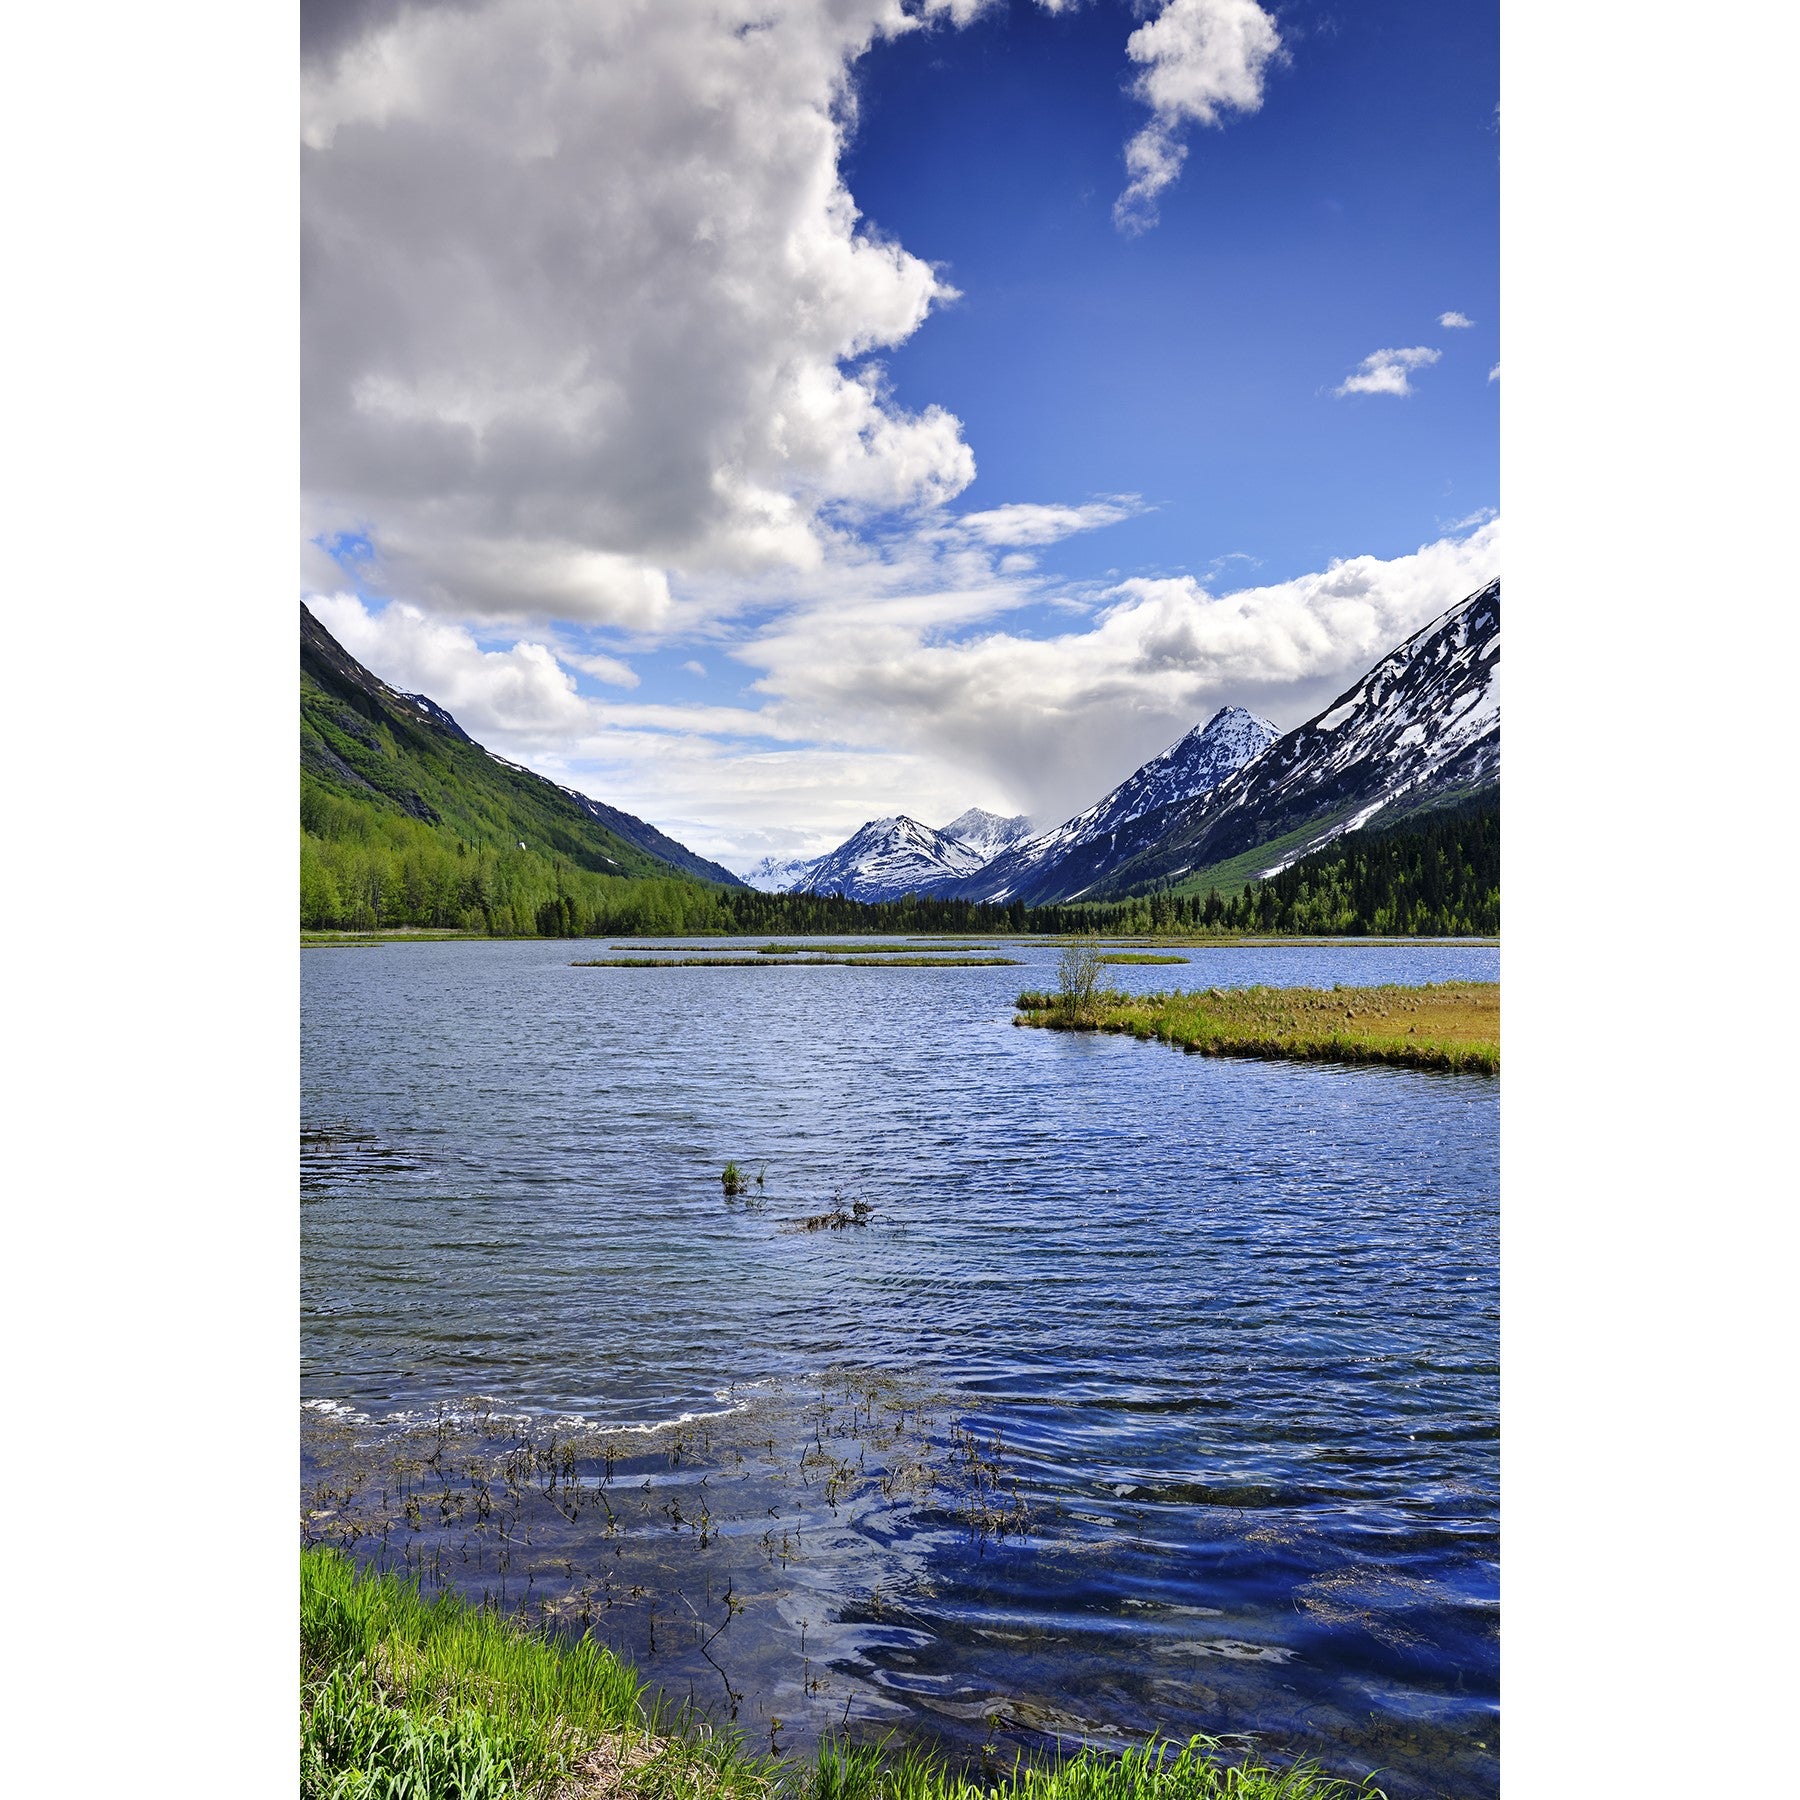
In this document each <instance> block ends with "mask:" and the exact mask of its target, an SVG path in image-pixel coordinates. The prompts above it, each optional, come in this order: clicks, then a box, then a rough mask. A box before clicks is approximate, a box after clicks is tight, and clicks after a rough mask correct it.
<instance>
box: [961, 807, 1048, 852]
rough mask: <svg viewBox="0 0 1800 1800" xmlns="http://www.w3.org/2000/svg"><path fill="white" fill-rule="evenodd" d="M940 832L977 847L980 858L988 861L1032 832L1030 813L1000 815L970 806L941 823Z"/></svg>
mask: <svg viewBox="0 0 1800 1800" xmlns="http://www.w3.org/2000/svg"><path fill="white" fill-rule="evenodd" d="M942 835H943V836H945V837H947V838H955V839H956V841H957V842H958V843H959V844H967V845H968V846H969V848H970V849H971V850H974V851H976V852H977V853H978V854H979V855H980V857H981V859H982V861H983V862H991V861H992V860H993V859H994V858H995V857H996V856H998V855H999V854H1000V852H1001V851H1002V850H1010V849H1011V848H1012V847H1013V846H1014V845H1015V844H1022V843H1024V841H1025V840H1026V839H1027V838H1028V837H1030V836H1031V815H1030V814H1029V813H1019V814H1017V815H1016V816H1015V817H1013V818H1010V819H1003V818H1001V817H1000V815H999V814H998V813H991V812H983V811H982V810H981V808H980V807H979V806H971V807H970V808H969V810H968V811H967V812H966V813H963V814H962V815H961V816H960V817H958V818H954V819H952V820H951V821H950V823H949V824H948V825H945V826H944V827H942Z"/></svg>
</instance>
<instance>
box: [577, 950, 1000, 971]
mask: <svg viewBox="0 0 1800 1800" xmlns="http://www.w3.org/2000/svg"><path fill="white" fill-rule="evenodd" d="M569 966H570V968H572V969H1016V968H1018V967H1020V962H1019V958H1018V957H1016V956H886V955H877V956H798V955H795V956H775V957H771V956H764V955H763V954H762V953H761V952H758V953H757V954H756V955H755V956H596V957H592V958H589V959H587V960H584V961H581V962H574V963H571V964H570V965H569Z"/></svg>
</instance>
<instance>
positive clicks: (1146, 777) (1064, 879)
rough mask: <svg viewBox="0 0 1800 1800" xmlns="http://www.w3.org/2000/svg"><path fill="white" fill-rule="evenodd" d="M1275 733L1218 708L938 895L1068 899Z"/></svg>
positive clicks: (1265, 724) (1248, 716) (1234, 709)
mask: <svg viewBox="0 0 1800 1800" xmlns="http://www.w3.org/2000/svg"><path fill="white" fill-rule="evenodd" d="M1278 735H1279V734H1278V733H1277V732H1276V730H1275V727H1274V726H1273V725H1271V724H1270V723H1269V721H1268V720H1267V719H1259V718H1258V717H1257V716H1256V715H1255V714H1254V713H1250V712H1246V711H1245V710H1244V709H1243V708H1242V707H1241V706H1222V707H1220V709H1219V710H1218V711H1217V712H1216V713H1214V714H1213V716H1212V717H1211V718H1210V719H1208V720H1207V721H1206V723H1205V724H1204V725H1196V726H1195V727H1194V729H1193V730H1192V731H1190V732H1189V733H1188V734H1187V735H1186V736H1185V737H1183V738H1182V739H1180V741H1179V742H1177V743H1174V744H1171V745H1170V746H1169V748H1168V749H1167V750H1165V751H1163V753H1162V754H1161V755H1160V756H1154V757H1152V758H1151V759H1150V761H1149V762H1147V763H1145V764H1144V766H1143V767H1142V768H1140V769H1138V770H1137V771H1136V772H1135V773H1133V774H1131V775H1128V776H1127V777H1126V778H1125V779H1124V780H1123V781H1122V782H1120V783H1119V785H1118V786H1117V787H1116V788H1114V789H1113V790H1112V792H1111V793H1110V794H1108V795H1106V796H1105V798H1104V799H1101V800H1097V801H1095V802H1094V804H1093V805H1092V806H1090V807H1089V808H1088V809H1087V811H1086V812H1083V813H1077V814H1076V816H1075V817H1074V818H1072V819H1070V820H1068V821H1066V822H1065V823H1064V824H1061V825H1058V826H1057V827H1056V829H1055V830H1054V831H1046V832H1044V833H1043V834H1042V835H1041V836H1039V837H1034V838H1028V839H1027V840H1026V841H1025V842H1024V843H1022V844H1019V845H1017V846H1016V847H1015V848H1013V849H1012V850H1010V851H1008V852H1006V853H1004V854H1002V855H1000V856H998V857H996V858H995V859H994V860H993V861H992V862H991V863H989V864H988V865H987V866H986V867H985V868H983V869H982V870H980V871H979V872H978V873H977V874H976V875H975V876H973V877H972V878H970V879H967V880H964V881H961V882H958V883H957V884H956V886H954V887H953V888H949V889H946V890H944V891H945V892H947V893H949V894H951V895H954V896H955V897H956V898H958V899H967V900H992V901H996V902H1003V901H1014V900H1023V901H1025V902H1026V903H1027V904H1029V905H1037V904H1039V903H1041V902H1043V901H1046V900H1067V899H1073V898H1075V897H1076V896H1077V895H1079V894H1084V893H1085V892H1086V891H1087V889H1089V888H1091V887H1092V886H1093V885H1094V883H1095V882H1096V881H1098V880H1100V879H1101V878H1102V877H1103V876H1105V875H1106V874H1107V873H1108V872H1109V871H1110V870H1112V869H1114V868H1116V867H1118V865H1119V864H1120V863H1122V862H1124V861H1126V860H1127V859H1128V858H1130V857H1131V856H1133V855H1135V854H1136V853H1137V852H1138V851H1140V850H1142V849H1143V848H1145V847H1146V846H1147V845H1149V844H1151V843H1154V842H1155V841H1156V836H1155V827H1154V824H1152V823H1149V821H1153V820H1155V819H1158V818H1160V817H1161V816H1162V815H1163V814H1165V813H1166V812H1167V811H1168V809H1169V808H1170V807H1172V806H1176V805H1180V804H1182V803H1185V802H1188V801H1192V800H1193V799H1195V798H1196V797H1197V796H1201V795H1205V794H1208V793H1211V792H1212V791H1213V789H1215V788H1216V787H1218V785H1219V784H1220V783H1221V782H1223V781H1225V780H1227V779H1228V778H1229V777H1231V776H1232V775H1234V774H1235V773H1236V772H1237V771H1238V770H1239V769H1241V768H1243V767H1244V765H1245V764H1246V763H1249V762H1251V761H1253V760H1254V759H1255V758H1256V757H1257V756H1259V755H1261V754H1262V753H1263V751H1264V750H1266V749H1267V748H1268V746H1269V745H1270V744H1272V743H1274V742H1275V740H1276V738H1277V736H1278Z"/></svg>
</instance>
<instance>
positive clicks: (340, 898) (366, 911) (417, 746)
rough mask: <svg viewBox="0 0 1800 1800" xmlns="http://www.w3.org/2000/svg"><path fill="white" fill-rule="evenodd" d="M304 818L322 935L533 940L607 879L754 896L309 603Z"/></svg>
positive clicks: (305, 872)
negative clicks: (439, 929) (383, 930)
mask: <svg viewBox="0 0 1800 1800" xmlns="http://www.w3.org/2000/svg"><path fill="white" fill-rule="evenodd" d="M300 817H301V914H302V922H303V923H304V924H307V925H336V926H344V925H361V926H375V925H395V924H408V925H438V926H449V927H457V928H464V929H480V930H490V931H496V930H497V931H533V930H544V929H555V928H556V927H555V924H554V919H555V917H556V916H557V915H558V912H559V909H560V912H561V913H562V914H566V913H567V912H568V911H569V910H571V908H573V909H575V910H581V909H582V908H584V907H586V908H588V909H590V910H591V907H592V905H593V904H594V903H595V895H596V894H597V893H599V892H602V891H603V890H597V889H595V888H594V887H593V886H592V879H593V878H610V879H633V880H637V881H645V880H650V881H681V882H684V883H686V884H689V885H691V884H692V883H694V882H695V881H705V882H711V883H717V884H720V885H723V886H729V887H734V888H735V887H741V886H742V883H740V882H739V881H738V879H737V877H736V876H734V875H732V874H731V873H730V872H729V871H728V870H726V869H723V868H721V867H720V866H719V865H718V864H717V863H711V862H707V861H706V860H705V859H704V858H702V857H699V856H696V855H695V854H694V853H693V852H692V851H691V850H688V849H687V848H686V847H685V846H683V845H681V844H678V843H676V842H675V840H674V839H673V838H670V837H666V836H665V835H664V834H663V833H661V832H659V831H657V830H656V828H655V827H654V826H651V825H647V824H645V823H644V821H643V820H642V819H636V818H633V817H632V816H631V814H629V813H623V812H620V811H618V809H617V808H614V807H609V806H605V805H603V804H602V803H601V802H599V801H595V800H590V799H588V798H587V797H586V796H585V795H580V794H575V793H572V792H570V791H569V790H568V789H565V788H560V787H558V786H557V785H556V784H555V783H554V782H550V781H546V780H544V778H543V777H542V776H539V775H534V774H532V773H531V772H530V771H529V770H527V769H521V768H517V767H515V766H514V765H512V764H510V763H505V762H501V761H500V760H498V759H497V758H495V757H493V756H490V755H489V754H488V753H487V751H485V750H483V749H482V748H481V746H480V745H479V744H477V743H476V742H475V741H474V740H473V739H472V738H470V736H469V735H468V733H467V732H465V731H464V730H463V729H462V727H461V726H459V725H458V724H457V723H456V721H455V720H454V719H453V718H451V716H450V715H449V714H448V713H447V712H445V711H444V710H443V708H441V707H439V706H437V705H435V704H434V703H433V702H432V701H430V700H427V699H425V698H424V697H423V696H418V695H409V694H401V693H399V692H397V691H396V690H395V689H393V688H390V687H389V686H388V685H387V684H386V683H385V682H383V681H380V680H378V679H377V678H376V677H375V676H374V675H372V674H371V673H370V672H369V671H368V670H367V669H365V668H364V667H363V666H362V664H361V663H359V662H358V661H357V660H356V659H355V658H354V657H353V656H351V655H350V654H349V652H348V651H346V650H345V649H344V647H343V646H342V645H341V644H339V643H338V642H337V640H336V639H335V638H334V637H332V635H331V634H330V632H328V631H327V630H326V629H325V628H324V626H322V625H321V624H320V623H319V621H318V620H317V619H315V618H314V617H313V615H312V614H311V613H310V612H309V611H308V610H307V609H306V608H305V607H304V606H302V607H301V609H300Z"/></svg>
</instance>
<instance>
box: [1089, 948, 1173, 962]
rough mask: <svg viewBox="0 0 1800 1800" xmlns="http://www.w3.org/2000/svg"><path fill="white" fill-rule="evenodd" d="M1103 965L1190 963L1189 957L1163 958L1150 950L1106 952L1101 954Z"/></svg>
mask: <svg viewBox="0 0 1800 1800" xmlns="http://www.w3.org/2000/svg"><path fill="white" fill-rule="evenodd" d="M1100 960H1101V961H1102V962H1103V963H1184V962H1192V961H1193V960H1194V959H1193V958H1192V957H1191V956H1174V955H1169V956H1163V955H1159V954H1157V953H1156V952H1155V951H1151V950H1107V951H1104V952H1102V954H1101V957H1100Z"/></svg>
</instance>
